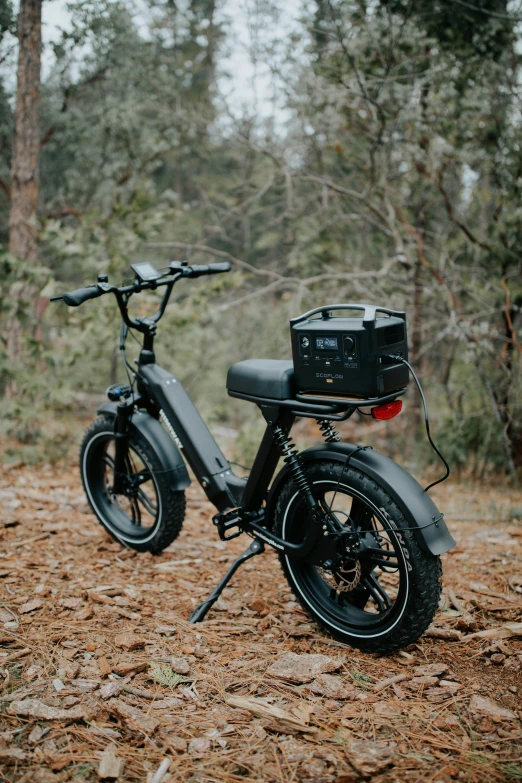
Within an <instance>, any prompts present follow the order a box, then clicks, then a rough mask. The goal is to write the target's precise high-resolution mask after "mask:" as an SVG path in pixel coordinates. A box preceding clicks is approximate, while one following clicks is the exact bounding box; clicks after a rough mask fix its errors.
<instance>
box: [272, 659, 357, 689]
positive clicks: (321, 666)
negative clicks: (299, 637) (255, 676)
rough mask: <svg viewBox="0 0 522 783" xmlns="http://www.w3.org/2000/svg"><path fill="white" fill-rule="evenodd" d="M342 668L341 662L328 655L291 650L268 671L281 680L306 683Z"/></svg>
mask: <svg viewBox="0 0 522 783" xmlns="http://www.w3.org/2000/svg"><path fill="white" fill-rule="evenodd" d="M340 668H341V663H340V662H339V661H336V660H334V659H333V658H329V657H328V656H327V655H321V654H319V653H316V654H310V653H305V654H303V655H298V654H297V653H292V652H289V653H286V655H283V657H282V658H279V660H277V661H275V663H273V664H272V665H271V666H269V668H268V669H267V672H266V673H267V674H268V675H270V676H271V677H277V678H278V679H280V680H287V681H288V682H294V683H304V682H311V681H312V680H314V679H315V678H316V677H317V676H318V675H320V674H324V673H325V672H333V671H336V670H337V669H340Z"/></svg>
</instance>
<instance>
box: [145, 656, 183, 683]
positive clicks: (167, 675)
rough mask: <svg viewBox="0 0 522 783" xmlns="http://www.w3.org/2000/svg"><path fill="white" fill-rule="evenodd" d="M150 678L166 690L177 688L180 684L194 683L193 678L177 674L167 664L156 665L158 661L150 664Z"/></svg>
mask: <svg viewBox="0 0 522 783" xmlns="http://www.w3.org/2000/svg"><path fill="white" fill-rule="evenodd" d="M149 676H150V677H151V678H152V679H153V680H154V681H155V682H159V684H160V685H164V686H165V687H166V688H175V687H176V686H177V685H179V684H180V683H182V682H192V679H193V678H192V677H184V676H183V675H182V674H177V673H176V672H174V671H172V669H171V668H170V666H168V665H167V664H166V663H156V661H151V662H150V664H149Z"/></svg>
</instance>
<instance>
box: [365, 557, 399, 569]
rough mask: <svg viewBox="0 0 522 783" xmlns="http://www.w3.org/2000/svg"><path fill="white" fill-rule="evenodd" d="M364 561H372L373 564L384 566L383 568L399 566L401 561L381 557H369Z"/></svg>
mask: <svg viewBox="0 0 522 783" xmlns="http://www.w3.org/2000/svg"><path fill="white" fill-rule="evenodd" d="M363 563H364V564H366V563H371V564H372V566H374V567H376V566H382V567H383V568H398V567H399V561H398V560H385V559H384V558H381V557H368V558H365V559H364V560H363Z"/></svg>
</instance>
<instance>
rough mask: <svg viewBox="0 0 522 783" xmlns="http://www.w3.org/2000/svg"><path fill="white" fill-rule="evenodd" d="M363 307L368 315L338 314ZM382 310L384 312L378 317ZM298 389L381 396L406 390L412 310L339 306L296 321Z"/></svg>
mask: <svg viewBox="0 0 522 783" xmlns="http://www.w3.org/2000/svg"><path fill="white" fill-rule="evenodd" d="M335 310H345V311H346V310H348V311H352V310H355V311H357V310H359V311H360V310H362V311H364V313H363V315H362V316H359V317H356V316H352V315H350V316H348V317H346V316H332V312H333V311H335ZM378 313H382V314H383V315H378ZM290 329H291V337H292V354H293V360H294V375H295V383H296V387H297V391H298V392H301V393H307V394H311V395H313V394H315V395H321V396H324V395H325V394H326V395H327V396H330V395H338V396H343V397H346V396H349V397H357V398H359V397H362V398H375V397H382V396H384V395H386V394H390V393H391V392H394V391H399V390H400V389H404V388H405V387H406V386H407V385H408V381H409V372H408V368H407V367H406V365H404V364H402V362H397V361H396V362H394V361H393V359H390V355H399V356H402V357H403V359H406V360H407V359H408V340H407V334H406V313H403V312H399V311H397V310H388V309H387V308H385V307H376V306H375V305H369V304H334V305H327V306H325V307H317V308H316V309H315V310H310V312H308V313H305V314H304V315H300V316H299V317H298V318H293V319H292V320H291V321H290Z"/></svg>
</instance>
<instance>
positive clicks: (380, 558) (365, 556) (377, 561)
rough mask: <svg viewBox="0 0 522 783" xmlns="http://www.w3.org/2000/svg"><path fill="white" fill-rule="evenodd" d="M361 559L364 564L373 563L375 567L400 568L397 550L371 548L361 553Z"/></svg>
mask: <svg viewBox="0 0 522 783" xmlns="http://www.w3.org/2000/svg"><path fill="white" fill-rule="evenodd" d="M361 559H362V560H363V562H364V563H371V564H372V565H373V566H374V567H375V566H378V565H380V566H385V567H387V568H398V567H399V558H398V556H397V552H396V550H395V549H383V548H382V547H376V546H369V547H367V548H366V549H365V550H364V552H363V553H361Z"/></svg>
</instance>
